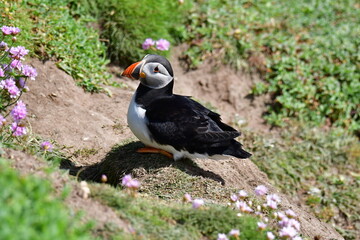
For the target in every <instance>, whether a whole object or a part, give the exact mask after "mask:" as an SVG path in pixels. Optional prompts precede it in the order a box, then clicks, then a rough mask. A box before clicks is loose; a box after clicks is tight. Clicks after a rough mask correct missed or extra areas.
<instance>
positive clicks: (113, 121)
mask: <svg viewBox="0 0 360 240" xmlns="http://www.w3.org/2000/svg"><path fill="white" fill-rule="evenodd" d="M172 60H173V64H174V66H173V67H174V70H175V74H176V76H177V77H176V84H175V87H176V90H175V92H177V93H181V94H186V95H193V96H194V97H195V98H197V99H201V100H204V101H205V102H207V101H209V102H211V104H212V105H213V106H215V107H216V108H217V109H218V111H219V112H221V113H224V111H225V112H227V114H226V115H225V118H224V119H226V120H228V121H229V120H231V116H233V115H234V114H235V113H239V114H241V115H242V116H243V117H244V118H245V119H246V120H247V121H248V122H249V127H250V128H260V129H261V131H265V130H266V129H267V126H266V125H264V124H262V120H261V112H262V110H261V109H263V105H264V103H263V102H262V103H254V104H260V105H262V106H259V107H257V108H256V107H254V106H255V105H250V104H251V100H249V99H246V98H245V97H246V95H247V94H246V91H244V92H242V91H237V90H236V87H234V86H244V88H247V89H249V87H250V84H251V82H252V81H255V80H256V79H254V78H252V77H251V76H245V77H244V76H242V75H239V74H238V73H235V72H232V71H231V70H230V69H227V68H224V69H222V70H221V71H220V72H218V73H216V74H214V73H213V72H212V71H211V67H206V66H205V67H203V68H201V69H199V70H197V71H193V72H189V73H186V72H184V71H183V70H182V69H181V67H180V66H179V62H178V61H177V60H176V59H175V58H173V59H172ZM32 65H33V66H34V67H35V68H36V69H37V71H38V73H39V76H38V77H37V80H36V81H32V82H30V83H29V87H30V92H28V93H26V94H24V98H23V100H24V102H26V103H27V104H28V109H29V113H30V116H31V117H30V118H29V122H30V124H31V127H32V131H33V132H34V133H36V134H39V135H41V136H42V137H44V138H46V139H54V140H56V141H57V143H58V144H59V145H60V146H61V145H64V146H66V149H65V150H66V151H68V154H69V155H70V156H72V157H71V160H72V161H73V162H75V164H76V165H81V166H84V165H92V167H90V168H89V171H88V175H87V178H88V179H93V180H97V179H96V178H97V177H98V176H100V175H101V174H106V175H108V176H109V178H111V177H112V178H113V179H109V181H110V182H111V181H113V182H114V183H116V181H118V180H119V179H120V177H121V176H122V174H123V173H124V172H127V171H128V170H129V169H128V167H129V166H128V165H127V164H126V162H124V161H126V159H132V161H139V164H138V165H137V166H138V167H143V162H140V161H146V164H147V166H148V167H149V166H150V165H152V164H153V165H159V164H160V165H159V166H158V167H164V166H166V167H168V166H173V162H171V161H170V160H159V159H158V158H155V157H153V155H146V156H141V157H140V156H138V155H136V153H134V151H132V149H133V148H134V147H136V146H135V145H138V143H134V144H128V145H129V146H130V145H131V147H130V148H129V147H128V148H126V147H123V148H119V149H118V152H117V153H116V154H117V155H116V156H115V157H113V158H107V157H106V155H107V154H108V156H109V153H110V150H111V148H112V147H114V145H116V144H119V143H120V142H123V141H125V140H128V139H129V138H133V139H135V138H134V137H133V135H132V133H131V132H130V130H129V129H128V127H127V124H126V112H127V106H128V104H129V101H130V98H131V95H132V93H133V90H131V89H130V90H124V89H115V88H111V91H112V93H113V97H112V98H110V97H108V96H106V95H105V94H93V95H91V94H89V93H84V92H83V90H82V89H80V88H78V87H76V86H75V85H74V82H73V80H72V79H71V77H69V76H68V75H67V74H65V73H64V72H62V71H61V70H59V69H57V68H56V66H55V65H54V63H52V62H45V63H42V62H39V61H38V60H33V62H32ZM226 79H229V80H228V81H226ZM128 84H129V85H130V86H136V83H135V84H134V83H133V82H128ZM203 86H205V87H203ZM212 91H214V92H215V94H214V93H211V92H212ZM246 101H247V102H246ZM249 101H250V102H249ZM133 145H134V146H133ZM86 153H90V154H86ZM255 154H256V153H255ZM137 159H138V160H137ZM140 163H141V164H140ZM196 163H197V165H198V166H197V167H196V168H194V167H188V166H183V167H184V168H185V169H186V172H187V173H189V174H194V175H200V176H202V177H205V178H209V181H210V180H213V179H214V178H218V179H217V180H219V179H220V181H221V182H222V183H223V184H225V185H228V186H233V187H236V188H239V189H240V188H241V189H246V190H248V191H250V190H251V189H253V188H254V187H255V186H257V185H259V184H264V185H266V186H268V187H269V188H270V189H271V191H272V192H277V190H276V189H275V188H274V187H272V186H271V185H270V184H269V181H268V179H267V177H266V175H265V174H264V173H262V172H261V171H260V170H259V169H258V168H257V166H256V165H255V164H253V163H252V162H251V161H250V160H239V159H232V158H224V160H218V161H217V160H207V159H205V160H196ZM161 164H162V165H161ZM176 164H177V165H179V164H180V165H181V164H182V165H184V164H186V163H181V162H177V163H174V165H176ZM135 165H136V163H135ZM84 173H86V171H85V172H84ZM282 198H283V205H284V207H286V208H291V209H293V210H294V211H295V212H296V213H297V214H298V215H299V216H300V222H301V224H302V232H303V233H304V234H305V235H306V236H309V237H312V238H314V237H315V236H321V237H322V239H342V237H341V236H340V235H339V234H338V233H337V232H336V231H335V230H334V229H333V228H332V227H331V226H329V225H327V224H325V223H321V222H320V221H319V220H318V219H316V218H315V217H314V216H313V215H311V214H310V213H308V212H307V211H306V210H304V209H303V208H301V206H295V205H293V204H292V203H291V201H290V200H288V199H286V196H282ZM81 204H82V203H81ZM83 204H87V203H83Z"/></svg>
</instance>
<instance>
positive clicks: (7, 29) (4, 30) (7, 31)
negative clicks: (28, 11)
mask: <svg viewBox="0 0 360 240" xmlns="http://www.w3.org/2000/svg"><path fill="white" fill-rule="evenodd" d="M1 31H2V33H3V34H4V35H10V34H11V33H12V30H11V27H8V26H2V27H1Z"/></svg>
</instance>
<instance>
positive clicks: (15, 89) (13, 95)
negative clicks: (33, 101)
mask: <svg viewBox="0 0 360 240" xmlns="http://www.w3.org/2000/svg"><path fill="white" fill-rule="evenodd" d="M7 90H8V92H9V94H10V98H16V97H18V96H19V95H20V90H19V88H18V87H17V86H10V87H8V88H7Z"/></svg>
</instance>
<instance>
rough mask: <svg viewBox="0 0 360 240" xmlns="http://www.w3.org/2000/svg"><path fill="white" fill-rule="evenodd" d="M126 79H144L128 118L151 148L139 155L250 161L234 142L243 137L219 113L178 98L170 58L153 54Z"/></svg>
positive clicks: (133, 67) (127, 71) (131, 69)
mask: <svg viewBox="0 0 360 240" xmlns="http://www.w3.org/2000/svg"><path fill="white" fill-rule="evenodd" d="M122 76H125V77H128V78H130V79H133V80H140V84H139V86H138V88H137V89H136V91H135V94H134V95H133V97H132V100H131V102H130V105H129V109H128V113H127V121H128V125H129V127H130V129H131V131H132V132H133V133H134V135H135V136H136V137H137V138H138V139H139V140H140V141H141V142H143V143H144V144H145V146H146V147H145V148H141V149H139V150H138V152H150V153H161V154H163V155H166V156H168V157H170V158H173V159H174V160H178V159H180V158H190V159H192V158H204V157H209V156H214V155H229V156H234V157H237V158H248V157H250V156H251V153H248V152H247V151H245V150H244V149H242V145H241V143H239V142H237V141H236V140H235V139H234V138H236V137H238V136H240V134H241V133H240V132H238V131H237V130H235V129H234V128H232V127H230V126H228V125H226V124H225V123H223V122H222V121H221V118H220V115H219V114H217V113H215V112H213V111H211V110H209V109H207V108H206V107H204V106H202V105H201V104H200V103H198V102H196V101H194V100H193V99H191V98H190V97H188V96H181V95H176V94H173V86H174V74H173V69H172V67H171V64H170V62H169V61H168V60H167V59H166V58H164V57H162V56H159V55H154V54H148V55H146V56H145V57H144V58H143V59H142V60H141V61H139V62H136V63H133V64H132V65H130V66H129V67H128V68H126V69H125V71H124V72H123V73H122Z"/></svg>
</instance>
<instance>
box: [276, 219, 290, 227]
mask: <svg viewBox="0 0 360 240" xmlns="http://www.w3.org/2000/svg"><path fill="white" fill-rule="evenodd" d="M278 224H279V226H280V227H288V226H289V218H287V217H284V218H282V219H281V220H280V221H279V222H278Z"/></svg>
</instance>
